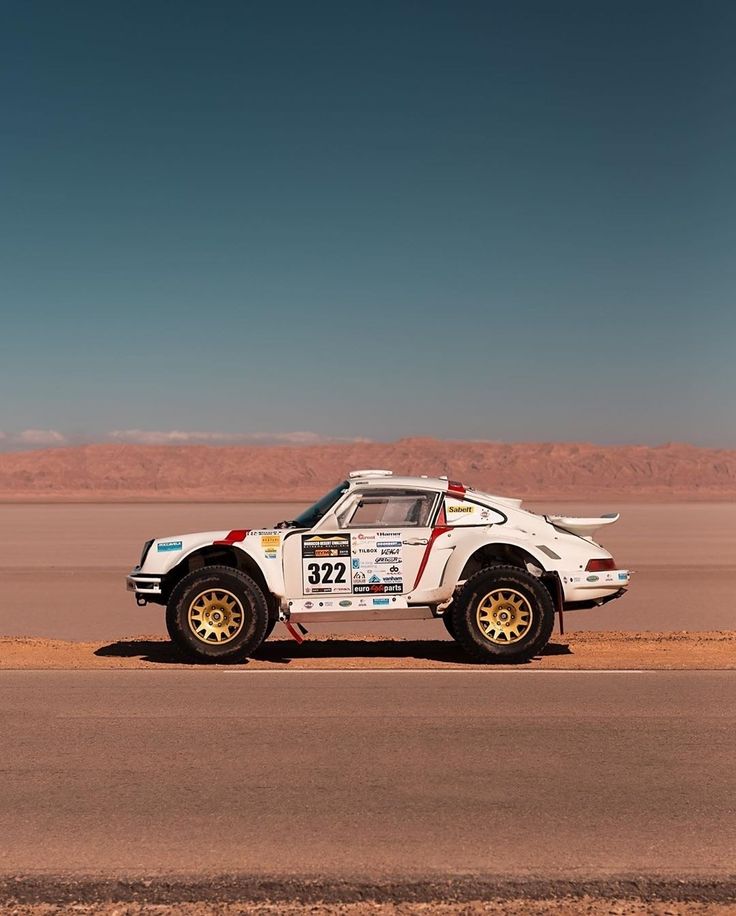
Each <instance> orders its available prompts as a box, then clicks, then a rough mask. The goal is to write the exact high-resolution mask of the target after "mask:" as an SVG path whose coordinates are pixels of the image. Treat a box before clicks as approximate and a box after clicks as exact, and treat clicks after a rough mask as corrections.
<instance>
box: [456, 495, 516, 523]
mask: <svg viewBox="0 0 736 916" xmlns="http://www.w3.org/2000/svg"><path fill="white" fill-rule="evenodd" d="M445 517H446V519H447V524H448V525H451V526H452V527H453V528H457V527H461V526H465V525H500V524H503V522H505V521H506V517H505V516H503V515H501V513H500V512H496V510H495V509H490V508H489V507H488V506H480V505H478V503H471V502H466V501H465V500H463V499H454V498H453V497H451V496H447V497H445Z"/></svg>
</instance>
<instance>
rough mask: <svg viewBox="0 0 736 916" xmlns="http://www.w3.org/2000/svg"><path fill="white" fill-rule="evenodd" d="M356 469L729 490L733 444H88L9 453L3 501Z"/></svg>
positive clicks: (650, 494)
mask: <svg viewBox="0 0 736 916" xmlns="http://www.w3.org/2000/svg"><path fill="white" fill-rule="evenodd" d="M361 467H379V468H389V469H391V470H393V471H395V472H397V473H408V474H429V475H437V474H446V475H448V476H449V477H451V478H455V479H458V480H462V481H463V482H465V483H467V484H470V485H472V486H475V487H476V488H478V489H483V490H486V491H490V492H493V493H501V494H507V495H518V496H523V497H524V498H527V499H528V498H531V497H540V496H541V497H572V496H574V497H577V498H591V497H598V496H610V495H617V496H619V497H621V496H624V497H626V498H628V499H655V500H658V499H672V498H677V499H689V500H692V499H720V500H724V499H734V498H736V450H724V449H705V448H697V447H695V446H691V445H682V444H671V443H670V444H667V445H662V446H657V447H650V446H643V445H631V446H629V445H627V446H602V445H590V444H580V443H516V444H510V445H507V444H501V443H492V442H448V441H440V440H437V439H401V440H399V441H398V442H392V443H360V444H337V445H312V446H274V447H269V446H246V447H242V446H238V447H212V446H193V445H188V446H145V445H88V446H81V447H77V448H59V449H46V450H41V451H30V452H13V453H5V454H0V499H2V500H6V501H7V500H22V501H27V500H90V501H108V502H109V501H111V500H130V499H140V498H146V499H156V500H158V501H161V500H181V499H186V500H192V499H201V500H210V501H213V500H254V499H260V500H272V499H290V500H302V499H312V498H314V497H316V496H318V495H320V494H321V493H323V492H324V491H325V489H326V488H327V487H328V486H330V485H331V484H333V483H335V482H336V481H338V480H340V479H341V478H342V477H344V476H345V475H346V473H347V472H348V471H349V470H351V469H354V468H361Z"/></svg>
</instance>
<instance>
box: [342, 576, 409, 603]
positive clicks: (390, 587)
mask: <svg viewBox="0 0 736 916" xmlns="http://www.w3.org/2000/svg"><path fill="white" fill-rule="evenodd" d="M353 591H354V592H355V593H356V595H375V594H379V595H381V594H389V595H400V594H401V592H402V591H403V587H402V584H401V583H400V582H397V583H396V584H395V585H394V584H392V583H386V582H379V583H377V584H376V585H356V586H354V587H353ZM360 606H361V607H364V606H365V605H360Z"/></svg>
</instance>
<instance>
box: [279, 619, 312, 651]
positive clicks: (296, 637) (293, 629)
mask: <svg viewBox="0 0 736 916" xmlns="http://www.w3.org/2000/svg"><path fill="white" fill-rule="evenodd" d="M284 626H285V627H286V629H287V630H288V631H289V633H291V636H292V638H293V639H294V640H296V642H297V643H298V644H299V645H300V646H301V644H302V643H303V642H304V636H306V633H307V631H306V629H305V628H304V627H302V626H300V625H299V624H297V625H296V626H297V627H299V629H301V630H302V631H303V633H304V635H302V633H300V632H299V630H297V628H296V627H295V626H294V624H293V623H291V622H290V621H289V620H285V621H284Z"/></svg>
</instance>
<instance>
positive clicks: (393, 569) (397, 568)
mask: <svg viewBox="0 0 736 916" xmlns="http://www.w3.org/2000/svg"><path fill="white" fill-rule="evenodd" d="M388 571H389V572H392V573H397V572H398V571H399V567H398V566H390V567H389V570H388Z"/></svg>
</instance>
